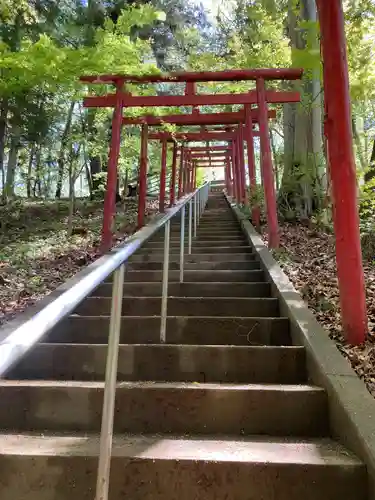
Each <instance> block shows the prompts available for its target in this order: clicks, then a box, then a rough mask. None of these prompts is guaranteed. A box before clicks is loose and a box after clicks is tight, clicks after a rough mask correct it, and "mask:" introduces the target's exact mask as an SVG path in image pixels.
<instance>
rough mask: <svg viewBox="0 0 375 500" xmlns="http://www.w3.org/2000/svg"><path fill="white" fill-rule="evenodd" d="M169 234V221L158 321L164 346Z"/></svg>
mask: <svg viewBox="0 0 375 500" xmlns="http://www.w3.org/2000/svg"><path fill="white" fill-rule="evenodd" d="M170 233H171V221H170V220H169V221H168V222H166V224H165V234H164V257H163V284H162V297H161V321H160V342H161V343H162V344H165V341H166V331H167V308H168V278H169V241H170Z"/></svg>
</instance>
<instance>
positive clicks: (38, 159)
mask: <svg viewBox="0 0 375 500" xmlns="http://www.w3.org/2000/svg"><path fill="white" fill-rule="evenodd" d="M41 159H42V146H41V145H38V148H37V150H36V154H35V182H34V197H36V196H37V197H38V198H41V197H42V175H41V174H42V165H41ZM37 188H38V195H36V189H37Z"/></svg>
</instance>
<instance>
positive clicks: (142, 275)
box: [125, 270, 264, 282]
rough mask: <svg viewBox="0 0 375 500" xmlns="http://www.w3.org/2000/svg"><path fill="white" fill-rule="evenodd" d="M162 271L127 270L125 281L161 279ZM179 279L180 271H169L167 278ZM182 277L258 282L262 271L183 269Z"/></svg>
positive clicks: (200, 279)
mask: <svg viewBox="0 0 375 500" xmlns="http://www.w3.org/2000/svg"><path fill="white" fill-rule="evenodd" d="M162 276H163V272H162V271H128V272H127V273H126V277H125V279H126V281H147V282H149V281H160V282H161V280H162ZM179 279H180V271H169V280H170V281H178V280H179ZM184 279H185V280H186V281H193V282H195V281H199V282H201V281H210V282H212V281H214V282H223V281H230V282H235V281H249V282H254V281H256V282H259V281H263V280H264V273H263V271H261V270H259V271H257V270H254V271H228V270H221V271H217V270H209V271H207V270H206V271H185V272H184Z"/></svg>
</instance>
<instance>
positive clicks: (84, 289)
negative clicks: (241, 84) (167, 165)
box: [0, 183, 209, 500]
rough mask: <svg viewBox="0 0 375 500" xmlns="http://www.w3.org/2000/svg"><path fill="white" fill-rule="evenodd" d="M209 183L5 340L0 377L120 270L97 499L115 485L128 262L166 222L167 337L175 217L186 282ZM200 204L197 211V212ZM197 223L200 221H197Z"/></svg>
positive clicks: (163, 315)
mask: <svg viewBox="0 0 375 500" xmlns="http://www.w3.org/2000/svg"><path fill="white" fill-rule="evenodd" d="M208 193H209V183H206V184H204V185H203V186H201V187H200V188H198V189H197V190H196V191H194V192H193V193H191V194H190V195H188V196H186V197H185V198H184V199H183V200H182V201H181V202H180V203H178V204H177V205H176V206H175V207H173V208H170V209H168V210H167V212H166V214H165V215H163V216H159V217H157V218H156V220H154V221H152V222H151V223H150V224H149V225H147V226H145V227H144V228H143V229H141V230H140V231H138V232H137V233H135V234H134V235H133V236H131V237H130V238H129V239H128V240H127V241H126V243H125V244H124V245H123V246H122V247H120V248H117V249H114V250H112V252H110V253H109V254H108V255H107V256H106V260H105V261H104V262H103V263H102V264H101V265H100V266H99V267H97V268H95V269H93V270H92V271H91V272H90V273H89V274H87V275H86V276H85V277H83V278H82V279H81V280H80V281H79V282H77V283H76V284H74V285H73V286H72V287H71V288H70V289H68V290H67V291H66V292H64V293H62V294H61V295H60V296H59V297H57V298H56V299H55V300H53V301H52V302H51V303H50V304H48V305H47V306H46V307H44V308H43V309H42V310H41V311H39V312H38V313H36V314H35V315H34V316H33V317H32V318H31V319H30V320H28V321H26V322H25V323H23V324H22V325H21V326H20V327H18V328H16V329H15V330H14V331H13V332H11V333H10V335H9V336H8V337H7V338H6V339H5V340H4V341H3V342H1V343H0V378H1V377H3V376H4V375H5V374H6V372H7V371H8V370H9V369H10V368H12V367H13V366H14V365H15V364H16V363H17V362H18V361H19V360H20V359H21V358H22V357H23V356H25V355H26V354H27V352H28V351H29V350H30V349H32V348H33V347H34V346H35V345H36V344H37V343H38V342H39V341H40V340H41V339H42V338H43V337H44V336H45V335H46V334H47V333H48V332H49V331H50V330H51V329H52V328H53V327H54V326H56V325H57V324H58V323H59V322H60V321H61V320H63V319H64V318H66V317H67V316H68V315H69V314H70V313H71V312H73V311H74V309H76V307H77V306H78V305H79V304H80V303H81V302H82V301H83V300H84V299H85V298H87V297H88V296H89V295H90V293H91V292H93V291H94V290H95V289H96V288H97V287H98V286H99V285H100V284H101V283H102V282H103V281H104V280H105V279H106V278H108V277H109V276H110V275H111V274H112V273H114V279H113V286H112V301H111V316H110V325H109V339H108V351H107V361H106V376H105V386H104V401H103V413H102V426H101V434H100V454H99V465H98V478H97V489H96V500H107V499H108V489H109V472H110V460H111V454H112V435H113V416H114V405H115V395H116V383H117V360H118V351H119V342H120V329H121V312H122V311H121V309H122V297H123V285H124V272H125V263H126V262H127V260H128V259H129V258H130V257H131V256H132V255H133V254H134V253H135V252H136V251H137V250H139V249H140V248H141V247H142V246H143V245H144V244H145V243H146V242H147V241H148V240H149V239H150V238H151V237H152V236H154V235H155V234H156V233H157V232H158V231H159V230H160V229H162V228H164V231H165V238H164V258H163V277H162V303H161V312H160V316H161V321H160V341H161V342H165V341H166V326H167V307H168V275H169V249H170V221H171V219H172V218H173V217H175V216H176V215H177V214H178V213H179V212H181V230H180V282H183V279H184V252H185V213H186V210H185V207H186V205H189V211H188V213H189V224H188V228H189V229H188V252H189V253H191V246H192V238H193V230H194V236H195V235H196V227H197V223H198V220H199V218H200V215H201V213H202V212H203V210H204V207H205V205H206V202H207V198H208ZM193 205H194V212H193ZM193 223H194V227H193Z"/></svg>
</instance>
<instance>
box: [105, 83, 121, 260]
mask: <svg viewBox="0 0 375 500" xmlns="http://www.w3.org/2000/svg"><path fill="white" fill-rule="evenodd" d="M118 91H120V89H118ZM121 127H122V103H121V99H118V101H117V102H116V106H115V108H114V110H113V115H112V135H111V144H110V147H109V155H108V168H107V187H106V192H105V197H104V207H103V225H102V236H101V244H100V250H101V252H107V251H108V250H109V249H110V248H111V246H112V224H113V220H114V214H115V209H116V186H117V164H118V158H119V155H120V142H121Z"/></svg>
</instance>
